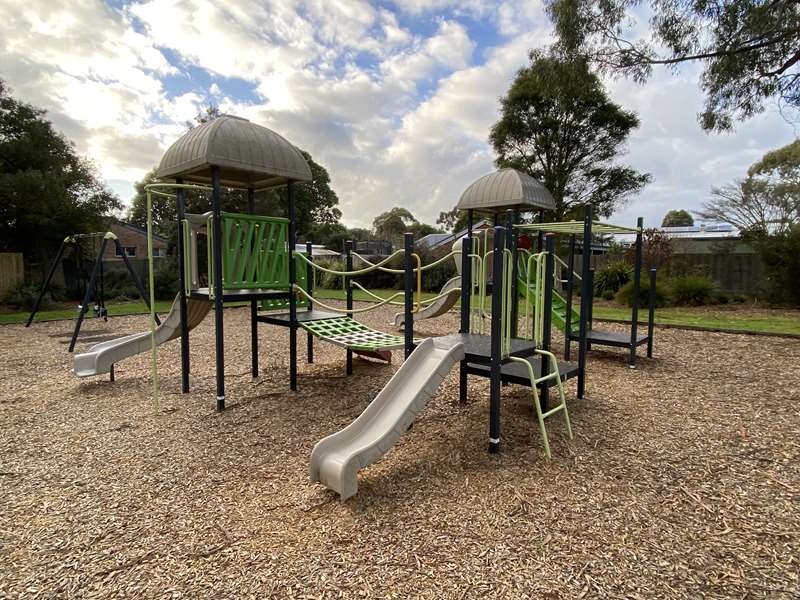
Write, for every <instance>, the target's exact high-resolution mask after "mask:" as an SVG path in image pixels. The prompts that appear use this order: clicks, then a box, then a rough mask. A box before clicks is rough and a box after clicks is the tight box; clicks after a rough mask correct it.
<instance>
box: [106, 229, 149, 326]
mask: <svg viewBox="0 0 800 600" xmlns="http://www.w3.org/2000/svg"><path fill="white" fill-rule="evenodd" d="M113 240H114V247H115V248H116V251H117V253H118V254H119V255H120V256H122V262H123V263H124V264H125V267H126V268H127V269H128V273H129V274H130V276H131V279H133V283H134V284H135V285H136V289H137V290H139V295H140V296H141V297H142V300H144V303H145V305H146V306H147V310H150V294H148V293H147V289H146V288H145V287H144V283H142V280H141V279H139V275H137V274H136V271H135V270H134V268H133V265H132V264H131V261H130V259H129V258H128V255H127V253H126V252H125V248H123V247H122V244H120V242H119V240H118V239H117V238H116V236H115V237H114V238H113ZM153 316H154V317H155V320H156V324H157V325H161V320H160V319H159V318H158V315H157V314H156V313H155V312H154V313H153Z"/></svg>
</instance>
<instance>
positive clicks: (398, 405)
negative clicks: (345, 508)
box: [310, 338, 464, 502]
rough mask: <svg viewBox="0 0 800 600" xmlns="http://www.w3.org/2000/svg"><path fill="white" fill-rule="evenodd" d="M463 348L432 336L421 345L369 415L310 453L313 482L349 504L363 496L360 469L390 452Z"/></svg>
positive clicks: (365, 414)
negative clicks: (359, 482) (359, 489)
mask: <svg viewBox="0 0 800 600" xmlns="http://www.w3.org/2000/svg"><path fill="white" fill-rule="evenodd" d="M463 358H464V345H463V344H462V343H461V342H459V341H455V342H454V341H451V340H446V339H445V338H428V339H426V340H425V341H424V342H422V343H421V344H420V345H419V346H417V348H416V350H414V352H412V353H411V356H409V357H408V359H406V361H405V362H404V363H403V366H402V367H400V368H399V369H398V370H397V372H396V373H395V374H394V376H393V377H392V378H391V379H390V380H389V383H387V384H386V387H384V388H383V389H382V390H381V392H380V393H379V394H378V395H377V396H376V397H375V400H373V401H372V402H371V403H370V404H369V406H367V408H366V409H364V412H363V413H361V415H360V416H359V417H358V418H357V419H356V420H355V421H353V422H352V423H351V424H350V425H348V426H347V427H345V428H344V429H342V430H341V431H339V432H337V433H334V434H333V435H329V436H328V437H326V438H324V439H322V440H320V441H319V442H317V444H316V446H314V450H313V451H312V452H311V464H310V476H311V481H319V482H321V483H322V484H323V485H325V486H327V487H329V488H330V489H332V490H334V491H335V492H338V494H339V496H340V497H341V501H342V502H344V501H345V500H347V499H348V498H350V497H351V496H354V495H355V494H356V492H358V471H359V470H361V469H363V468H364V467H366V466H368V465H371V464H372V463H374V462H375V461H376V460H378V459H379V458H380V457H381V456H383V455H384V454H386V453H387V452H388V451H389V450H390V449H391V448H392V446H393V445H394V444H395V443H396V442H397V440H398V439H400V436H401V435H403V434H404V433H405V432H406V430H407V429H408V428H409V426H410V425H411V423H412V422H413V421H414V419H415V418H416V416H417V414H418V413H419V411H421V410H422V409H423V408H424V407H425V405H426V404H427V403H428V400H430V398H431V396H433V394H434V393H435V392H436V390H437V388H438V387H439V384H440V383H441V382H442V380H443V379H444V378H445V377H446V376H447V374H448V373H449V372H450V369H451V368H452V367H453V365H455V364H457V363H458V362H459V361H461V360H463Z"/></svg>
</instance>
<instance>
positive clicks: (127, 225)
mask: <svg viewBox="0 0 800 600" xmlns="http://www.w3.org/2000/svg"><path fill="white" fill-rule="evenodd" d="M114 225H117V226H119V227H124V228H125V229H129V230H130V231H133V232H134V233H138V234H139V235H141V236H143V237H147V231H145V230H144V229H139V228H138V227H136V226H135V225H131V224H130V223H125V222H123V221H116V222H115V223H114ZM153 239H154V240H158V241H159V242H164V243H165V244H167V243H169V240H168V239H167V238H165V237H163V236H160V235H158V234H157V233H154V234H153Z"/></svg>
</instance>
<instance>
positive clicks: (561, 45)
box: [547, 0, 800, 130]
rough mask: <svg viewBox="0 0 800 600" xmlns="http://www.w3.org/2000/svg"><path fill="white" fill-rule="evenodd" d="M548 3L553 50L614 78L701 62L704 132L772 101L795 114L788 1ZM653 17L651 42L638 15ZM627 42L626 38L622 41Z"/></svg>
mask: <svg viewBox="0 0 800 600" xmlns="http://www.w3.org/2000/svg"><path fill="white" fill-rule="evenodd" d="M648 4H649V6H648V7H646V8H644V9H643V8H642V7H641V6H640V4H639V3H638V2H631V1H630V0H548V2H547V8H548V12H549V13H550V16H551V18H552V19H553V22H554V24H555V27H556V34H557V36H558V43H557V48H558V50H559V51H561V52H563V53H565V54H567V55H570V56H573V55H580V56H586V57H587V58H588V60H590V61H591V62H592V63H593V64H595V65H598V66H599V67H600V68H601V69H603V70H604V71H605V72H607V73H610V74H612V75H615V74H616V75H619V74H621V75H625V76H629V77H632V78H633V79H634V80H636V81H639V82H643V81H645V80H647V79H648V78H649V77H650V75H651V74H652V70H653V67H654V66H659V65H661V66H666V67H667V68H674V67H675V65H678V64H680V63H683V62H701V63H702V64H703V68H704V70H703V73H702V75H701V85H702V89H703V91H704V92H705V94H706V106H705V110H704V112H703V113H702V115H701V117H700V118H701V124H702V126H703V128H704V129H707V130H725V129H730V128H731V127H732V125H733V122H734V121H735V120H744V119H747V118H750V117H752V116H753V115H756V114H758V113H761V112H762V111H763V110H764V103H765V101H767V100H769V99H775V100H778V101H780V102H781V104H782V105H783V106H785V107H787V108H790V109H797V108H800V93H798V83H799V82H800V78H798V72H797V61H798V59H799V58H800V55H798V50H797V49H798V47H800V11H798V10H797V3H796V2H795V1H794V0H773V1H770V2H765V1H764V0H725V1H724V2H722V1H717V2H684V1H682V0H651V1H650V2H649V3H648ZM648 9H649V12H651V13H652V16H651V17H650V32H649V33H650V35H649V36H648V35H647V33H646V32H642V31H641V30H640V29H639V27H640V24H641V22H642V20H641V14H642V11H643V10H644V12H645V13H646V12H648ZM626 38H628V39H626Z"/></svg>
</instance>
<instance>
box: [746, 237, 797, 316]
mask: <svg viewBox="0 0 800 600" xmlns="http://www.w3.org/2000/svg"><path fill="white" fill-rule="evenodd" d="M753 245H754V247H755V249H756V251H757V252H758V254H759V256H760V257H761V262H762V263H763V265H764V281H763V286H764V288H765V292H766V296H767V300H769V301H770V302H772V303H775V304H790V305H793V306H800V224H798V225H794V226H793V227H792V228H791V229H789V230H788V231H784V232H782V233H777V234H774V235H770V236H762V237H759V238H757V239H755V240H753Z"/></svg>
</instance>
